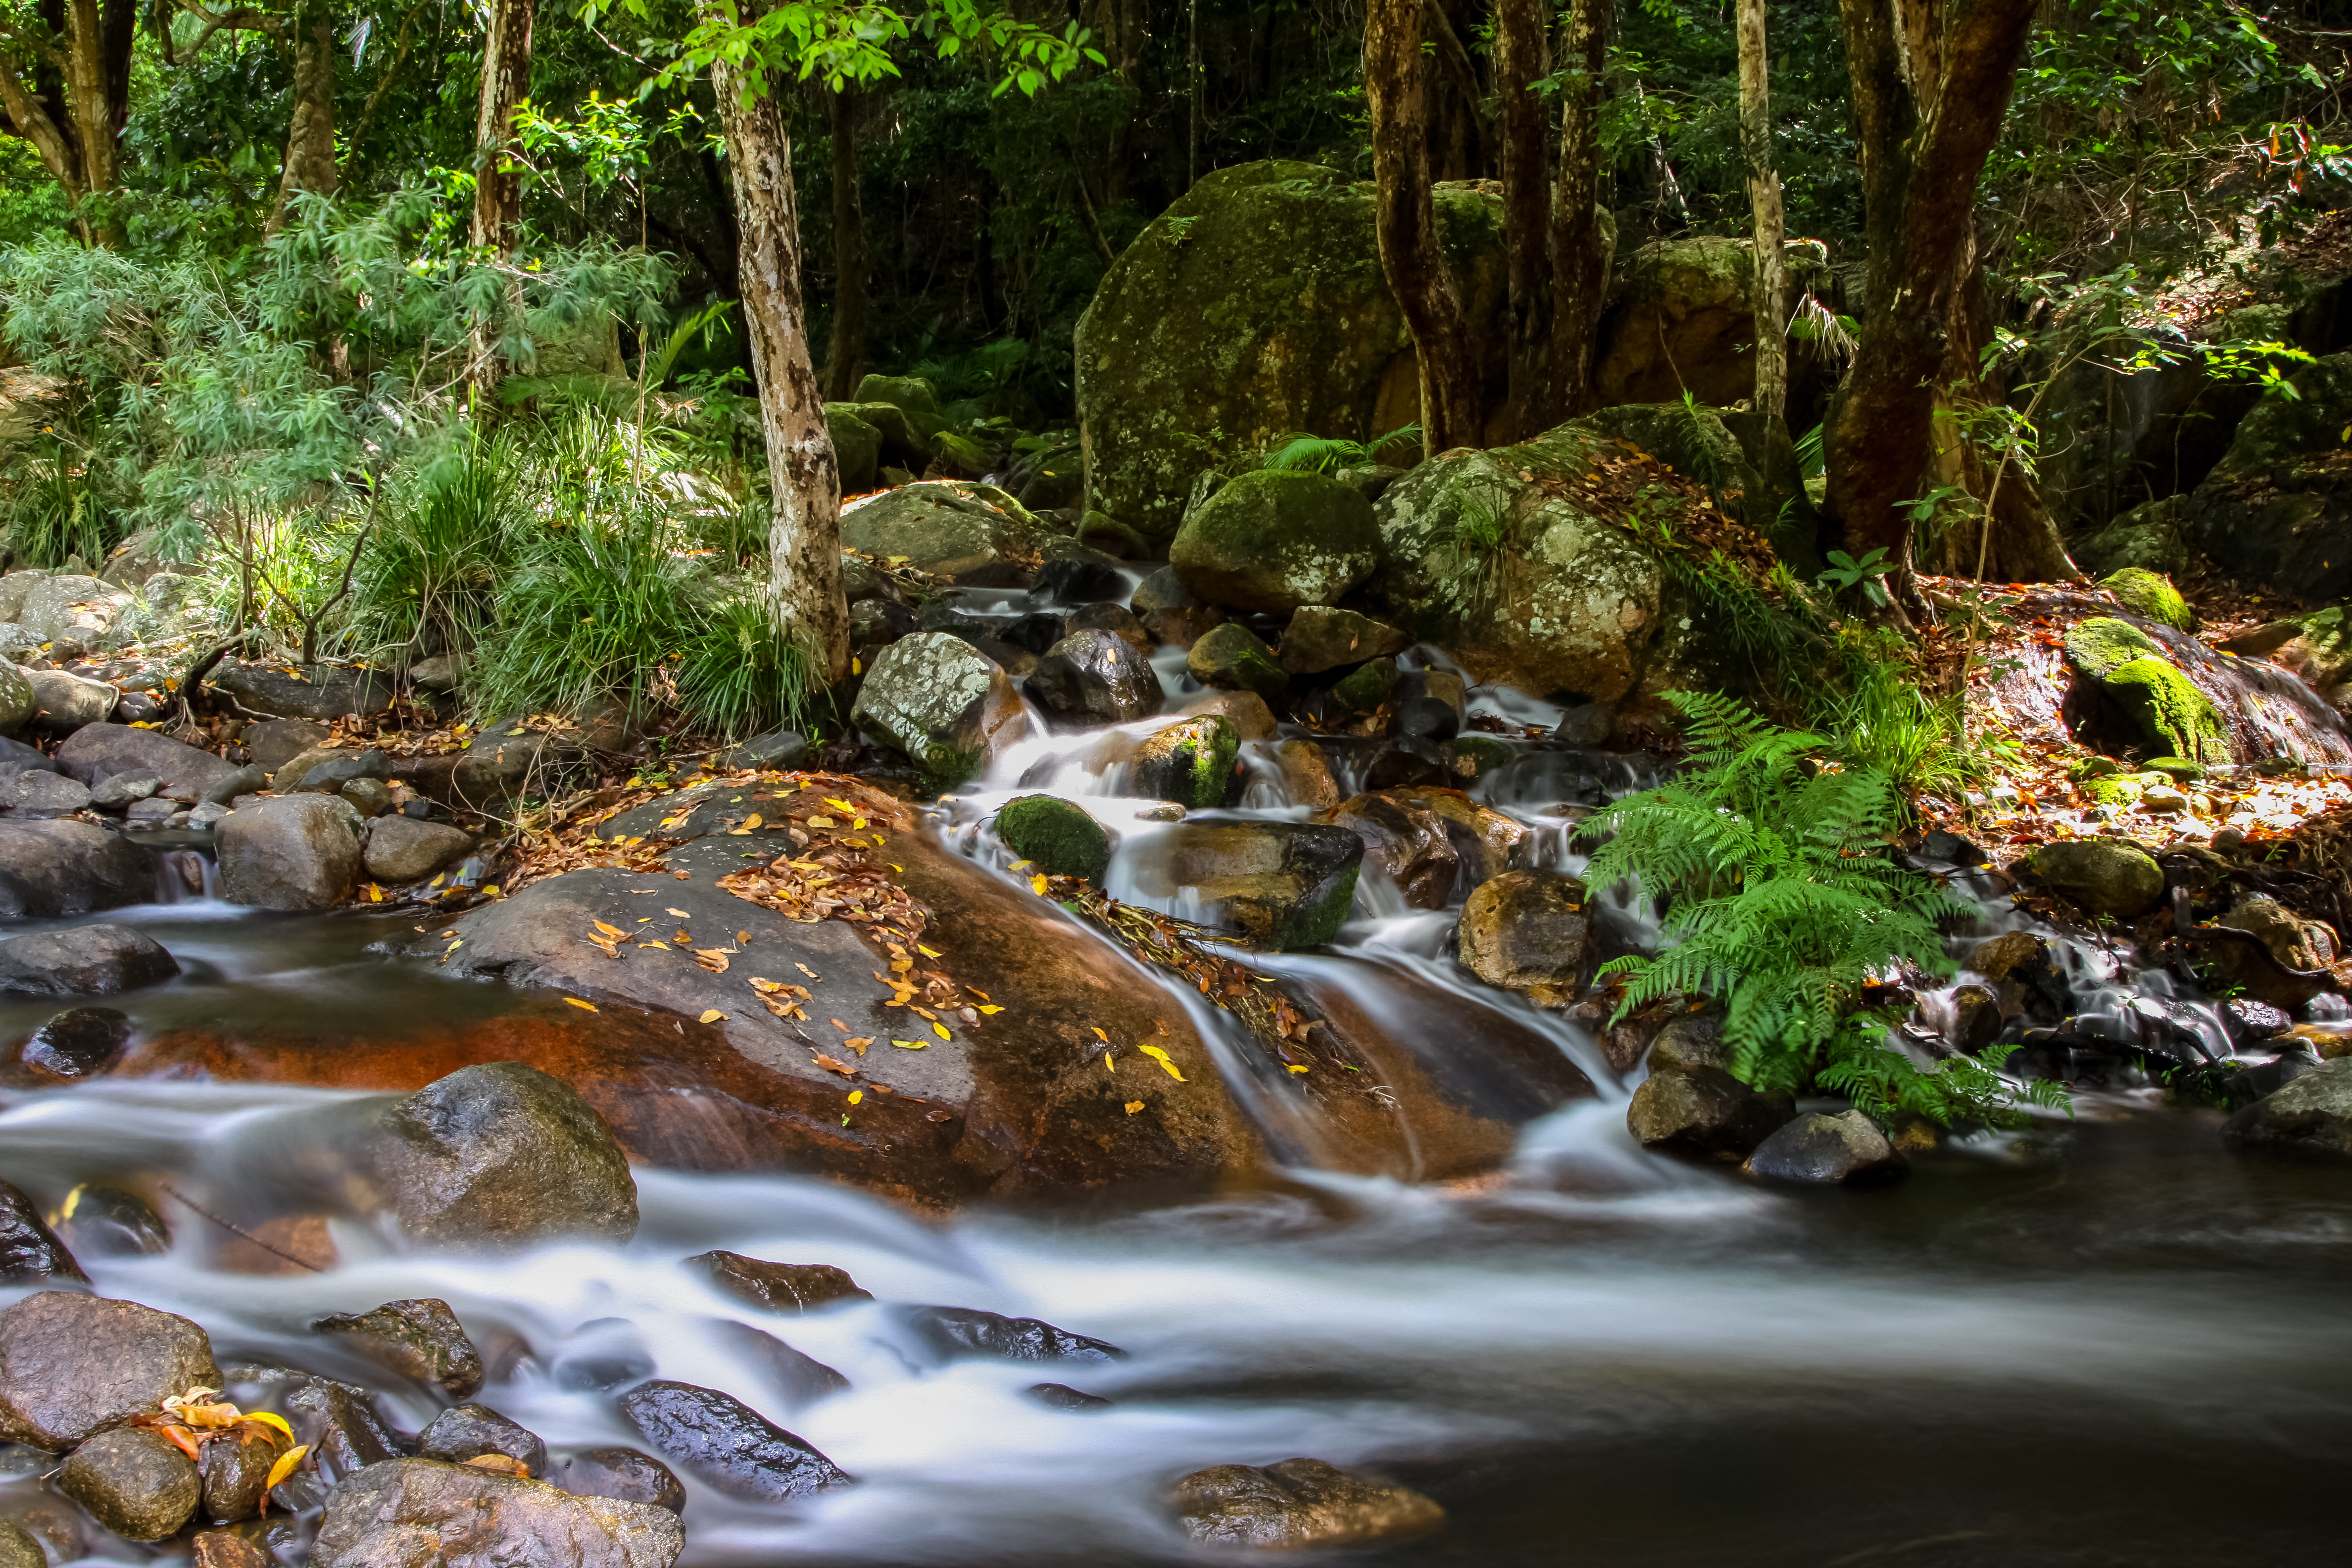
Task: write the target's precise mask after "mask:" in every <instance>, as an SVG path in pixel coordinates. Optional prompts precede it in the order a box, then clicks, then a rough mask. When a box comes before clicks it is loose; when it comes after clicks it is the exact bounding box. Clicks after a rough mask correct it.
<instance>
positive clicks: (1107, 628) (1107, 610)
mask: <svg viewBox="0 0 2352 1568" xmlns="http://www.w3.org/2000/svg"><path fill="white" fill-rule="evenodd" d="M1069 630H1071V631H1073V632H1108V633H1110V634H1111V635H1112V636H1113V637H1118V638H1120V639H1121V640H1123V641H1124V642H1125V643H1126V644H1127V646H1128V647H1131V648H1133V649H1134V650H1135V651H1136V652H1138V653H1139V654H1141V655H1142V656H1143V657H1144V658H1150V657H1151V634H1150V632H1148V631H1145V630H1144V629H1143V623H1142V622H1141V621H1139V620H1137V619H1136V618H1135V612H1134V611H1132V610H1130V609H1129V608H1127V607H1126V606H1125V605H1118V604H1108V605H1104V604H1095V605H1081V606H1080V607H1078V608H1077V609H1075V610H1073V611H1071V612H1070V617H1069ZM1050 640H1052V641H1058V640H1060V639H1058V638H1055V639H1050ZM1038 651H1039V652H1041V653H1042V652H1043V651H1045V650H1044V649H1042V648H1041V649H1039V650H1038Z"/></svg>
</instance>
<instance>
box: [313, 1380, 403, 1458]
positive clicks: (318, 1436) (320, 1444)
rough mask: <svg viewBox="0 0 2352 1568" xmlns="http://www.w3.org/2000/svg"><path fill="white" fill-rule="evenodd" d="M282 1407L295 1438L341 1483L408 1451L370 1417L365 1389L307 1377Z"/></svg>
mask: <svg viewBox="0 0 2352 1568" xmlns="http://www.w3.org/2000/svg"><path fill="white" fill-rule="evenodd" d="M285 1409H286V1418H287V1420H288V1422H289V1424H290V1425H291V1426H293V1428H294V1435H295V1436H297V1437H299V1438H300V1439H301V1440H302V1441H303V1442H304V1443H305V1444H308V1445H309V1446H310V1449H311V1452H312V1454H313V1456H314V1457H315V1458H318V1459H320V1461H322V1462H323V1463H324V1464H325V1465H326V1466H327V1467H329V1468H331V1471H332V1473H333V1474H334V1475H336V1476H338V1477H341V1478H342V1479H350V1478H351V1477H352V1476H354V1475H357V1474H358V1473H359V1472H360V1471H362V1470H363V1469H366V1468H368V1467H369V1466H371V1465H380V1464H382V1463H383V1462H384V1461H385V1460H386V1459H390V1458H396V1457H397V1456H398V1455H400V1454H401V1453H403V1452H404V1451H405V1450H406V1448H407V1447H409V1445H408V1444H406V1443H404V1442H403V1441H402V1440H401V1439H400V1438H399V1437H398V1436H395V1435H394V1433H393V1431H392V1429H391V1428H390V1427H388V1426H385V1425H384V1423H383V1418H382V1417H381V1416H379V1415H377V1414H376V1413H375V1410H374V1408H373V1405H371V1404H370V1403H369V1400H368V1395H367V1391H366V1390H364V1389H360V1388H354V1387H352V1385H351V1384H347V1383H335V1382H332V1381H331V1380H329V1379H326V1378H312V1379H310V1381H309V1382H308V1383H306V1384H304V1385H303V1386H301V1387H299V1388H297V1389H296V1390H294V1392H293V1393H291V1394H288V1395H287V1396H286V1400H285Z"/></svg>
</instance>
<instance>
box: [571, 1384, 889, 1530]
mask: <svg viewBox="0 0 2352 1568" xmlns="http://www.w3.org/2000/svg"><path fill="white" fill-rule="evenodd" d="M615 1404H616V1405H617V1407H618V1408H619V1410H620V1413H621V1415H622V1417H623V1419H625V1420H626V1421H627V1422H628V1423H629V1425H631V1426H635V1428H636V1429H637V1431H638V1432H639V1433H641V1434H642V1435H643V1436H644V1437H645V1439H646V1442H648V1443H651V1444H652V1445H653V1446H654V1447H655V1449H656V1450H657V1451H658V1452H659V1453H660V1454H661V1455H662V1457H663V1458H667V1459H668V1460H669V1461H670V1462H671V1463H672V1464H674V1465H676V1466H677V1467H678V1468H680V1469H683V1470H684V1471H686V1473H687V1474H688V1475H690V1476H693V1477H695V1478H696V1479H698V1480H700V1481H702V1482H704V1483H705V1484H706V1485H708V1486H710V1487H712V1488H713V1489H717V1490H719V1491H722V1492H725V1493H726V1494H727V1495H728V1496H730V1497H735V1498H741V1499H744V1500H747V1501H755V1502H786V1501H790V1500H793V1499H794V1498H803V1497H810V1496H814V1494H816V1493H818V1492H821V1491H824V1490H826V1489H829V1488H832V1487H835V1486H839V1485H842V1484H844V1483H845V1482H846V1481H847V1480H848V1479H849V1478H848V1477H847V1476H845V1475H844V1474H843V1473H842V1472H841V1471H840V1470H839V1469H838V1468H835V1465H834V1463H833V1461H832V1460H830V1459H828V1458H825V1457H824V1455H823V1454H820V1453H818V1452H817V1451H816V1450H815V1449H814V1448H812V1447H809V1446H808V1445H807V1444H806V1443H804V1442H803V1441H802V1440H801V1439H800V1438H798V1437H795V1436H793V1435H792V1434H791V1433H790V1432H787V1431H785V1430H784V1429H783V1428H782V1427H781V1426H777V1425H776V1424H775V1423H773V1422H772V1421H770V1420H769V1419H768V1418H767V1417H765V1416H763V1415H761V1414H760V1413H759V1412H758V1411H756V1410H754V1409H752V1408H751V1406H750V1405H745V1404H744V1403H743V1402H742V1401H741V1400H740V1399H737V1398H736V1397H734V1396H733V1395H732V1394H722V1393H720V1392H719V1390H718V1389H715V1388H698V1387H696V1386H695V1385H694V1384H690V1383H669V1382H656V1383H646V1384H638V1385H637V1386H636V1387H635V1388H633V1389H631V1390H629V1392H628V1393H626V1394H623V1395H621V1397H620V1398H619V1399H618V1400H617V1401H616V1402H615Z"/></svg>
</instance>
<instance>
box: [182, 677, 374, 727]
mask: <svg viewBox="0 0 2352 1568" xmlns="http://www.w3.org/2000/svg"><path fill="white" fill-rule="evenodd" d="M209 681H210V684H212V685H214V686H216V687H218V688H219V689H221V690H223V691H226V692H227V693H228V694H229V695H230V696H231V697H234V698H236V701H237V706H239V707H240V708H244V709H246V710H247V711H249V712H254V713H266V714H268V715H269V716H270V717H272V718H277V719H308V720H311V721H314V722H319V723H325V722H328V721H332V720H336V719H341V718H346V717H349V716H352V715H354V714H356V715H361V716H368V717H372V716H373V715H375V714H378V713H383V712H387V711H389V710H391V708H392V700H393V696H394V684H393V680H392V678H391V677H390V676H389V675H387V674H385V673H384V672H383V671H382V670H376V669H355V668H352V667H351V666H349V665H341V664H320V665H312V666H310V667H309V668H307V669H300V670H295V671H291V672H289V670H287V669H285V668H280V667H278V666H277V665H269V664H231V665H228V666H227V667H226V668H217V669H215V670H214V671H213V673H212V675H211V677H210V678H209Z"/></svg>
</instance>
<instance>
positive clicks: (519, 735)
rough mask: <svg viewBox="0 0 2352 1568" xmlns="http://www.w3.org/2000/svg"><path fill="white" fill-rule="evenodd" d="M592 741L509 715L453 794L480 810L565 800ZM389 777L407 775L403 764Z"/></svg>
mask: <svg viewBox="0 0 2352 1568" xmlns="http://www.w3.org/2000/svg"><path fill="white" fill-rule="evenodd" d="M586 741H587V737H585V736H583V734H582V733H581V731H579V730H577V729H576V728H573V727H570V726H562V725H551V724H547V723H543V722H539V721H536V720H535V718H534V716H533V715H530V714H527V713H523V714H513V715H509V717H507V718H504V719H500V720H499V721H497V722H496V723H493V724H486V725H484V726H483V727H482V729H481V731H479V732H478V734H476V735H475V737H474V740H473V743H472V744H471V745H469V746H467V748H466V754H465V756H464V758H463V760H461V761H460V762H459V763H457V770H456V771H455V772H454V773H451V774H450V775H449V784H450V791H451V793H452V794H453V795H455V796H456V798H457V804H459V805H468V806H473V807H476V808H479V807H483V806H495V805H499V803H500V802H503V801H509V800H512V799H514V798H515V797H516V796H518V795H546V796H554V795H560V794H562V783H563V781H564V779H565V778H566V777H568V776H569V775H570V774H571V773H572V771H573V770H575V769H577V768H579V767H580V766H582V765H583V763H585V761H586V759H587V756H588V751H587V745H586ZM386 776H387V777H393V778H397V777H399V776H401V773H400V763H398V762H397V761H395V762H394V764H393V768H392V772H391V773H389V774H387V775H386ZM280 787H281V788H283V787H284V786H282V785H281V786H280ZM427 793H430V792H427Z"/></svg>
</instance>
